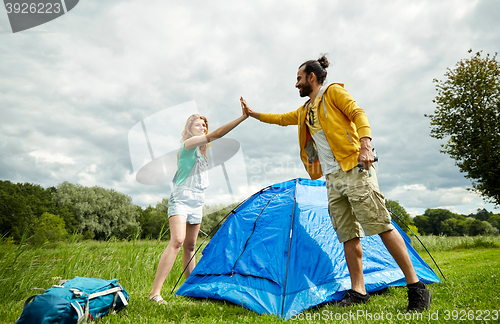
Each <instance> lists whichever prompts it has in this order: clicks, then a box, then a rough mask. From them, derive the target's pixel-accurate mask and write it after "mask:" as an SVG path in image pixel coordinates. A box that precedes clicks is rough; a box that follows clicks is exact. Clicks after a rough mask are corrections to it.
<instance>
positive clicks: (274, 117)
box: [240, 97, 299, 126]
mask: <svg viewBox="0 0 500 324" xmlns="http://www.w3.org/2000/svg"><path fill="white" fill-rule="evenodd" d="M240 101H241V106H242V107H243V110H244V111H245V112H246V114H247V115H248V116H251V117H253V118H255V119H258V120H260V121H261V122H264V123H268V124H277V125H281V126H289V125H298V121H299V119H298V116H297V111H296V110H295V111H290V112H287V113H284V114H272V113H259V112H255V111H253V110H252V109H251V108H250V106H249V105H248V103H247V102H246V101H245V99H243V97H241V98H240Z"/></svg>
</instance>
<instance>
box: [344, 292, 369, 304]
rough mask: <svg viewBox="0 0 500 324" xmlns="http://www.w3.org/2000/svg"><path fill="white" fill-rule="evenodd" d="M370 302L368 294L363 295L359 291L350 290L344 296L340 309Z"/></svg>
mask: <svg viewBox="0 0 500 324" xmlns="http://www.w3.org/2000/svg"><path fill="white" fill-rule="evenodd" d="M368 301H370V295H369V294H368V293H366V295H362V294H360V293H359V292H357V291H354V290H352V289H349V290H348V291H346V292H345V293H344V296H342V300H341V301H340V302H339V303H338V306H340V307H347V306H351V305H355V304H362V303H366V302H368Z"/></svg>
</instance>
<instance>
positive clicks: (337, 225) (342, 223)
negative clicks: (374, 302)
mask: <svg viewBox="0 0 500 324" xmlns="http://www.w3.org/2000/svg"><path fill="white" fill-rule="evenodd" d="M326 179H327V189H328V209H329V213H330V218H331V221H332V224H333V227H334V229H335V231H336V233H337V238H338V240H339V242H341V243H342V242H343V244H344V256H345V259H346V264H347V269H348V270H349V276H350V279H351V289H350V290H348V291H347V292H346V293H345V294H344V297H343V298H342V301H341V302H340V303H339V306H350V305H353V304H358V303H364V302H367V301H369V300H370V296H369V295H368V294H367V293H366V289H365V282H364V278H363V264H362V258H363V248H362V246H361V242H360V240H359V238H360V237H362V236H363V230H362V228H361V225H360V224H359V223H358V222H357V221H356V217H355V216H354V215H353V211H352V207H351V204H350V203H349V201H348V199H347V197H346V196H345V195H343V192H344V191H345V189H346V182H345V173H344V172H343V171H338V172H335V173H332V174H328V175H327V176H326Z"/></svg>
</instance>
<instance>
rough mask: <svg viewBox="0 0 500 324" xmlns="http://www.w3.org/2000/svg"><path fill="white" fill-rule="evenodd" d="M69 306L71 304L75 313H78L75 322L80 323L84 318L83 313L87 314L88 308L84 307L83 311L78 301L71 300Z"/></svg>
mask: <svg viewBox="0 0 500 324" xmlns="http://www.w3.org/2000/svg"><path fill="white" fill-rule="evenodd" d="M71 306H73V308H74V309H75V311H76V314H77V315H78V320H77V323H78V324H80V323H81V322H83V321H84V320H85V317H86V316H85V315H86V314H87V311H88V308H87V307H86V308H87V309H85V311H84V310H83V309H82V306H80V304H79V303H78V302H72V303H71Z"/></svg>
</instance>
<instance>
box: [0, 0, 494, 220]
mask: <svg viewBox="0 0 500 324" xmlns="http://www.w3.org/2000/svg"><path fill="white" fill-rule="evenodd" d="M499 11H500V3H497V2H494V1H480V0H476V1H467V0H460V1H456V0H453V1H452V0H447V1H430V0H428V1H420V2H408V1H395V2H394V1H393V2H387V1H367V0H366V1H355V2H332V1H327V0H315V1H310V2H300V1H286V2H284V1H268V0H260V1H259V0H257V1H252V2H245V3H243V2H227V1H217V0H216V1H212V2H206V1H194V2H193V1H192V2H165V1H159V0H152V1H147V2H144V1H142V2H141V1H112V0H110V1H106V2H102V1H96V0H86V1H81V2H80V3H79V4H78V6H76V7H75V8H74V9H73V10H72V11H71V12H70V13H68V14H67V15H65V16H63V17H61V18H59V19H56V20H54V21H52V22H49V23H47V24H44V25H42V26H39V27H36V28H35V29H33V30H32V31H33V32H29V31H27V32H21V33H17V34H9V33H7V32H6V30H7V29H8V26H9V23H8V21H7V15H4V16H1V15H0V29H1V30H0V39H1V41H0V55H1V62H2V64H0V121H1V123H0V149H1V151H2V154H1V156H0V179H4V180H11V181H14V182H33V183H38V184H41V185H44V186H52V185H57V184H58V183H61V182H63V181H69V182H73V183H81V184H85V185H89V186H92V185H99V186H102V187H105V188H114V189H115V190H117V191H120V192H124V193H126V194H128V195H130V196H132V197H133V199H134V203H136V204H139V205H141V206H146V205H148V204H152V205H155V204H156V202H158V201H161V199H162V198H166V197H165V196H166V195H167V193H168V190H167V188H165V187H164V186H146V185H142V184H140V183H138V182H137V181H136V180H135V177H134V176H133V170H132V162H131V160H130V156H129V151H128V138H127V135H128V132H129V130H130V129H131V128H132V127H133V126H134V125H136V124H137V123H138V122H140V121H141V120H143V119H144V118H147V117H148V116H152V115H154V114H155V113H157V112H159V111H162V110H163V109H165V108H168V107H173V106H175V105H178V104H181V103H184V102H188V101H192V100H194V101H196V103H197V105H198V109H199V111H200V113H202V114H204V115H206V116H207V117H208V118H209V123H210V127H211V129H212V130H213V129H215V128H217V127H218V126H220V125H222V124H224V123H226V122H228V121H230V120H232V119H234V118H236V117H238V115H239V114H240V111H241V110H240V107H239V102H238V98H239V97H240V96H242V95H243V96H244V97H245V98H246V99H247V100H248V102H249V103H250V105H251V106H252V108H253V109H255V110H256V111H265V112H287V111H290V110H292V109H296V108H298V107H299V106H300V105H301V104H302V103H303V101H304V99H303V98H300V97H299V96H298V94H297V90H296V89H295V88H294V84H295V78H296V70H297V67H298V65H300V64H301V63H302V62H304V61H305V60H308V59H312V58H316V57H317V56H318V55H319V54H320V53H328V54H329V56H328V57H329V59H330V62H331V65H330V68H329V70H328V71H329V72H328V82H343V83H345V84H346V89H347V90H348V91H350V92H351V94H352V95H353V97H354V98H355V99H356V100H357V102H358V103H359V104H360V106H361V107H362V108H364V109H365V110H366V112H367V114H368V117H369V119H370V123H371V126H372V132H373V135H374V146H375V147H376V148H377V149H378V151H379V155H380V163H379V164H380V171H379V172H380V173H379V180H380V186H381V188H382V191H383V192H384V194H386V196H387V197H388V199H393V200H399V201H400V203H401V204H402V205H403V206H405V207H406V208H408V209H409V210H412V212H413V211H415V212H418V211H420V210H421V209H424V208H435V207H439V206H448V208H457V210H461V209H460V208H462V207H463V206H468V207H467V208H469V209H473V208H475V206H476V205H478V204H479V203H480V201H481V200H480V199H479V198H478V197H477V196H476V195H475V194H473V193H471V192H468V191H466V190H465V188H467V187H468V186H470V182H469V181H468V180H467V179H464V177H463V174H461V173H460V172H459V171H458V169H457V168H456V167H455V166H454V165H453V161H452V160H451V159H450V158H449V157H447V156H445V155H443V154H440V153H439V144H440V142H439V141H438V140H436V139H431V138H430V137H429V120H427V119H426V118H425V117H424V116H423V114H424V113H431V112H432V111H433V110H434V106H433V104H432V99H433V97H434V96H435V90H434V85H433V84H432V79H433V78H442V76H443V74H444V73H445V71H446V68H447V67H453V65H454V64H455V63H456V62H457V61H458V60H460V59H461V58H464V57H467V56H468V54H467V50H468V49H469V48H471V47H473V48H474V49H477V50H480V49H484V50H485V51H486V52H490V53H493V52H495V51H498V48H497V47H498V44H499V43H500V30H499V29H498V28H497V27H498V24H497V20H498V19H497V16H498V12H499ZM34 31H44V32H46V33H39V32H34ZM230 137H231V138H234V139H236V140H238V141H239V142H240V144H241V147H242V150H243V152H244V160H245V163H246V165H247V176H248V185H249V188H250V189H249V191H250V192H255V191H258V190H259V189H260V188H262V187H263V186H266V185H269V184H272V183H276V182H280V181H285V180H289V179H291V178H295V177H307V174H306V173H305V170H304V168H303V166H302V165H301V162H300V159H299V156H298V145H297V129H296V127H293V126H292V127H287V128H282V127H279V126H275V125H265V124H263V123H260V122H258V121H255V120H248V121H245V122H244V123H243V124H242V125H241V126H239V127H238V128H237V129H235V130H234V131H232V132H231V135H230ZM292 165H293V167H292ZM213 183H214V186H215V185H219V181H217V180H214V181H213ZM239 191H243V189H239ZM215 192H217V193H218V191H217V190H216V189H214V193H215ZM220 197H226V193H223V194H221V195H220ZM208 199H210V201H212V200H214V201H215V200H216V198H211V197H209V198H208ZM460 206H462V207H460ZM478 206H479V205H478ZM486 207H487V208H488V209H490V207H491V205H488V204H487V205H486ZM462 212H464V211H462ZM420 213H421V211H420Z"/></svg>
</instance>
